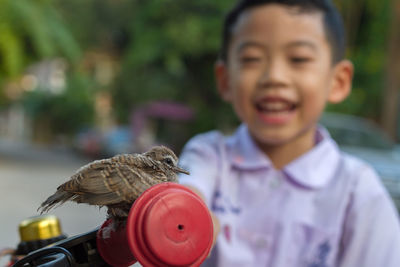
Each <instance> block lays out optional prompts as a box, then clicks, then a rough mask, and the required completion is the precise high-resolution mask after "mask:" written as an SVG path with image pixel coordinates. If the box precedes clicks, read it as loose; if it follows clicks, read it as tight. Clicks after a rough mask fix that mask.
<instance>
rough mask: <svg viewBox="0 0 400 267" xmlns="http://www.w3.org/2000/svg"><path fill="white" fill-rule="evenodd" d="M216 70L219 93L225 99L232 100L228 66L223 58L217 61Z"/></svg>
mask: <svg viewBox="0 0 400 267" xmlns="http://www.w3.org/2000/svg"><path fill="white" fill-rule="evenodd" d="M214 72H215V79H216V82H217V90H218V93H219V95H220V96H221V98H222V99H223V100H224V101H226V102H230V101H231V90H230V89H229V76H228V67H227V65H226V63H225V62H223V61H222V60H218V61H217V62H216V63H215V67H214Z"/></svg>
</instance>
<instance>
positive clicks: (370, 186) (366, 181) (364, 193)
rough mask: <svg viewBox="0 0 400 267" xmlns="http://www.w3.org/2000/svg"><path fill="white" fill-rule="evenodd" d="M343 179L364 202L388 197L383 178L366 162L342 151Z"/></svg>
mask: <svg viewBox="0 0 400 267" xmlns="http://www.w3.org/2000/svg"><path fill="white" fill-rule="evenodd" d="M341 161H342V163H341V170H340V172H341V177H342V179H346V180H347V182H348V183H349V184H350V186H351V187H352V190H351V191H352V192H353V195H354V196H356V197H358V198H359V200H360V201H362V202H364V201H366V200H367V199H371V198H373V197H379V196H383V195H385V196H388V193H387V191H386V189H385V187H384V186H383V183H382V181H381V178H380V177H379V175H378V173H377V172H376V171H375V169H374V168H373V167H372V166H371V165H370V164H369V163H367V162H366V161H364V160H362V159H360V158H358V157H356V156H354V155H351V154H348V153H346V152H343V151H341Z"/></svg>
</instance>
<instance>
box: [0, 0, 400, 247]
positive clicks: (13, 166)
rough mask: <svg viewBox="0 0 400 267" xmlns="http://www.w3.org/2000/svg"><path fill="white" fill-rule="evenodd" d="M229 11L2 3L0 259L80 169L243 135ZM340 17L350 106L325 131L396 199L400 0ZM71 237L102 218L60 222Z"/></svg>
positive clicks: (156, 0) (221, 5)
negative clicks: (235, 100) (207, 135)
mask: <svg viewBox="0 0 400 267" xmlns="http://www.w3.org/2000/svg"><path fill="white" fill-rule="evenodd" d="M233 2H234V1H232V0H218V1H215V0H202V1H187V0H146V1H141V0H84V1H82V0H18V1H16V0H2V1H0V181H1V183H0V185H1V189H0V196H1V200H2V201H1V204H0V212H1V215H0V223H1V226H2V228H1V230H0V249H1V248H3V247H5V246H11V247H14V246H15V245H16V244H17V243H18V240H19V237H18V231H17V227H18V223H19V222H20V221H21V220H23V219H24V218H26V217H29V216H33V215H36V214H37V213H36V208H37V207H38V205H39V204H40V203H41V201H43V200H44V199H45V198H46V197H47V196H48V195H50V194H51V193H53V191H54V190H55V188H56V187H57V186H58V185H59V184H60V183H61V182H63V181H65V180H66V179H67V178H68V177H69V176H70V175H71V174H72V173H73V172H74V171H75V170H76V169H77V168H78V167H79V166H81V165H83V164H85V163H87V162H89V161H91V160H93V159H97V158H103V157H109V156H112V155H114V154H117V153H128V152H141V151H143V150H146V149H147V148H149V147H150V146H151V145H154V144H166V145H168V146H170V147H172V148H173V149H174V150H175V151H176V152H177V153H179V151H180V150H181V148H182V146H183V144H184V143H185V142H186V141H187V140H188V139H189V138H190V137H191V136H193V135H194V134H196V133H200V132H204V131H207V130H210V129H215V128H216V129H220V130H222V131H225V132H229V131H231V130H232V129H234V128H235V127H236V126H237V120H236V118H235V116H234V115H233V112H232V111H231V109H230V107H229V106H228V105H226V104H224V103H222V101H221V100H220V99H219V97H218V96H217V94H216V90H215V85H214V77H213V66H214V62H215V60H216V57H217V53H218V49H219V45H220V32H221V31H220V29H221V23H222V17H223V15H224V14H225V12H226V11H227V10H228V8H229V7H230V6H231V5H232V3H233ZM335 2H336V4H337V6H338V7H339V9H340V11H341V12H342V14H343V17H344V20H345V24H346V28H347V39H348V51H347V56H348V57H349V58H350V59H351V60H353V62H354V64H355V70H356V72H355V78H354V88H353V92H352V95H351V96H350V97H349V98H348V99H347V100H346V101H345V102H344V103H342V104H340V105H337V106H329V107H328V110H327V114H326V115H325V116H324V117H323V119H322V121H321V123H323V124H324V125H325V126H326V127H327V128H328V129H329V130H330V131H331V133H332V135H333V137H334V138H335V139H336V140H337V141H338V143H339V144H340V145H341V146H342V148H343V149H344V150H347V151H348V152H349V153H353V154H356V155H358V156H360V157H362V158H364V159H365V160H367V161H369V162H370V163H371V164H373V165H374V167H375V168H376V169H377V171H378V172H379V174H380V175H381V176H382V179H383V182H384V184H385V185H386V187H387V188H388V190H389V192H390V193H391V195H392V196H393V198H394V199H395V201H398V199H400V193H399V192H400V148H399V145H398V142H399V140H400V116H399V93H400V53H399V51H398V49H399V47H400V28H399V27H398V25H400V21H399V19H400V2H399V1H397V0H359V1H347V0H336V1H335ZM54 213H55V214H57V215H58V216H60V218H61V222H62V225H63V229H64V231H65V232H66V233H67V234H71V235H72V234H77V233H80V232H83V231H86V230H90V229H92V228H94V227H96V226H98V225H99V224H101V223H102V221H103V218H104V211H102V210H100V211H99V210H98V209H96V208H90V207H83V206H82V207H81V206H76V205H75V204H71V205H69V204H68V205H66V206H65V207H61V208H59V209H57V210H55V211H54Z"/></svg>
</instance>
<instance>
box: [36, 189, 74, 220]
mask: <svg viewBox="0 0 400 267" xmlns="http://www.w3.org/2000/svg"><path fill="white" fill-rule="evenodd" d="M74 196H75V195H74V194H73V193H70V192H66V191H63V190H57V192H55V193H54V194H53V195H51V196H49V197H48V198H47V199H46V200H45V201H44V202H43V203H42V204H41V205H40V207H39V208H38V209H37V210H38V211H39V212H40V214H43V213H44V212H48V211H49V210H50V209H52V208H54V207H56V206H59V205H61V204H63V203H64V202H66V201H68V200H71V199H72V198H73V197H74Z"/></svg>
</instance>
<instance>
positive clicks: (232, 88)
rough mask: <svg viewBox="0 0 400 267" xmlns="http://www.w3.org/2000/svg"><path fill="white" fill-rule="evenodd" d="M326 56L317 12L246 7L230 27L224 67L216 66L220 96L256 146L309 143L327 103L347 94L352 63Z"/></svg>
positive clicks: (327, 50) (270, 6)
mask: <svg viewBox="0 0 400 267" xmlns="http://www.w3.org/2000/svg"><path fill="white" fill-rule="evenodd" d="M331 58H332V54H331V48H330V45H329V43H328V41H327V38H326V34H325V30H324V26H323V17H322V14H320V13H318V12H312V13H299V12H296V10H294V9H289V8H287V7H285V6H281V5H277V4H267V5H262V6H258V7H255V8H251V9H249V10H247V11H245V12H244V13H243V14H242V15H241V16H240V17H239V19H238V22H237V23H236V25H235V28H234V31H233V33H232V40H231V42H230V47H229V51H228V60H227V63H221V62H220V63H218V64H217V66H216V75H217V82H218V88H219V92H220V94H221V96H222V97H223V99H224V100H226V101H228V102H230V103H232V105H233V107H234V109H235V112H236V113H237V115H238V117H239V118H240V119H241V120H242V121H243V122H244V123H246V124H247V125H248V128H249V130H250V132H251V134H252V135H253V137H254V138H255V139H256V141H257V142H258V143H259V144H261V145H267V146H268V145H281V144H285V143H288V142H290V141H292V140H294V139H296V138H297V137H300V136H309V137H310V139H313V136H314V129H315V125H316V122H317V121H318V119H319V117H320V115H321V113H322V112H323V109H324V107H325V104H326V102H327V101H331V102H340V101H341V100H343V99H344V98H345V97H346V96H347V94H348V93H349V91H350V83H351V75H352V68H351V67H352V66H351V63H349V62H344V61H343V62H340V63H338V64H336V65H333V64H332V60H331ZM342 65H343V66H342Z"/></svg>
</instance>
